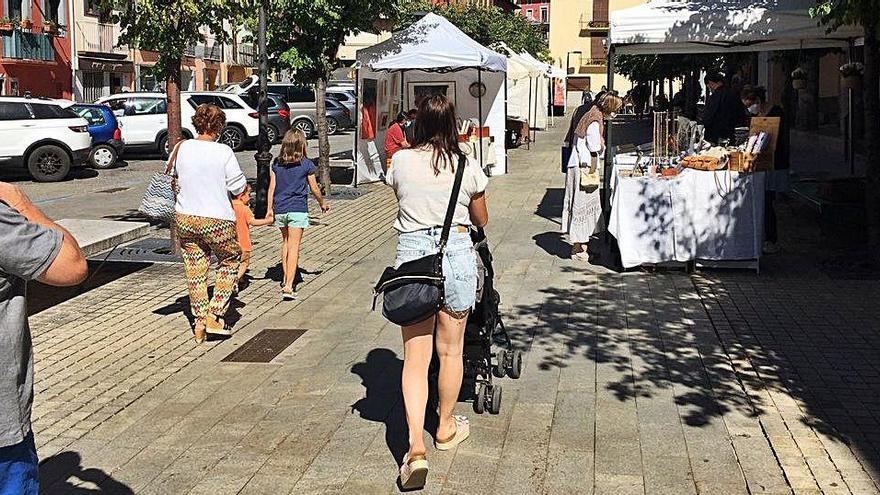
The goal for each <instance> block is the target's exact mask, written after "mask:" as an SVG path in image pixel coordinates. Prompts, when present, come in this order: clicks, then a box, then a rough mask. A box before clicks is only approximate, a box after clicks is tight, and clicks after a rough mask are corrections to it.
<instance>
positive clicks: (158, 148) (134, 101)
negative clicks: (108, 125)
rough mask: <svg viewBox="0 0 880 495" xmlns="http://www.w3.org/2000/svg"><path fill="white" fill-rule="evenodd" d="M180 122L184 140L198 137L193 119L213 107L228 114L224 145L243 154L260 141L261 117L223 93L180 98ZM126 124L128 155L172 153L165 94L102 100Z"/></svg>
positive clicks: (189, 94) (196, 93)
mask: <svg viewBox="0 0 880 495" xmlns="http://www.w3.org/2000/svg"><path fill="white" fill-rule="evenodd" d="M180 101H181V108H180V119H181V123H182V125H183V134H184V136H186V137H188V138H191V137H194V136H195V135H196V130H195V128H194V127H193V125H192V116H193V114H195V111H196V108H197V107H198V106H199V105H201V104H203V103H212V104H214V105H217V106H218V107H220V108H221V109H222V110H223V112H224V113H225V114H226V127H225V128H224V129H223V131H222V132H221V134H220V142H221V143H224V144H226V145H228V146H229V147H230V148H232V149H234V150H235V151H240V150H242V149H244V147H245V146H246V145H248V144H251V143H253V142H255V141H256V139H257V136H258V135H259V120H258V119H259V115H258V114H257V111H256V110H254V109H253V108H251V107H250V106H249V105H248V104H247V103H246V102H245V101H244V100H242V99H241V97H239V96H238V95H235V94H230V93H223V92H219V91H216V92H215V91H192V92H190V91H185V92H182V93H181V94H180ZM96 103H102V104H105V105H108V106H109V107H110V108H111V109H113V113H114V114H116V116H117V118H118V119H119V121H120V122H122V124H123V126H122V138H123V140H124V141H125V146H126V151H141V152H160V153H166V154H167V153H168V115H167V110H168V101H167V99H166V95H165V94H164V93H120V94H115V95H112V96H106V97H104V98H100V99H99V100H98V101H96Z"/></svg>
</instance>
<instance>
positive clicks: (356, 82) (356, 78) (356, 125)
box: [351, 69, 363, 187]
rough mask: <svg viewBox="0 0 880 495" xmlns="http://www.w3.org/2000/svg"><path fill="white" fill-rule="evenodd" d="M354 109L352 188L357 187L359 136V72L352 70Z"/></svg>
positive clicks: (358, 70)
mask: <svg viewBox="0 0 880 495" xmlns="http://www.w3.org/2000/svg"><path fill="white" fill-rule="evenodd" d="M354 102H355V105H354V109H355V113H356V114H357V115H352V117H354V146H352V148H351V156H352V161H353V165H354V173H353V174H351V181H352V184H351V185H352V186H354V187H357V185H358V138H360V135H361V126H360V120H361V119H360V117H361V104H362V103H363V102H361V70H360V69H355V70H354Z"/></svg>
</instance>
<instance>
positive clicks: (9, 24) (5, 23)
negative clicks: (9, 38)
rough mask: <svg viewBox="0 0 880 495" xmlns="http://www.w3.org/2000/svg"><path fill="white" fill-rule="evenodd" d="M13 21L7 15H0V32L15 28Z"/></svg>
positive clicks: (10, 30)
mask: <svg viewBox="0 0 880 495" xmlns="http://www.w3.org/2000/svg"><path fill="white" fill-rule="evenodd" d="M14 22H15V21H13V20H12V19H10V18H8V17H0V33H11V32H12V30H13V29H15V24H14Z"/></svg>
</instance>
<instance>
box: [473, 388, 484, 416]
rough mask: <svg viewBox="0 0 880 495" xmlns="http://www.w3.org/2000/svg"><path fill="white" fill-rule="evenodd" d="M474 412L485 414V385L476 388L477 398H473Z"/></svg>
mask: <svg viewBox="0 0 880 495" xmlns="http://www.w3.org/2000/svg"><path fill="white" fill-rule="evenodd" d="M474 412H475V413H477V414H483V413H484V412H486V384H485V383H481V384H480V386H479V387H478V388H477V396H476V397H474Z"/></svg>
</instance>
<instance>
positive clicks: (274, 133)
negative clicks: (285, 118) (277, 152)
mask: <svg viewBox="0 0 880 495" xmlns="http://www.w3.org/2000/svg"><path fill="white" fill-rule="evenodd" d="M266 138H267V139H268V140H269V144H275V143H277V142H278V129H276V128H275V126H274V125H272V124H269V125H268V126H266Z"/></svg>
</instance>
